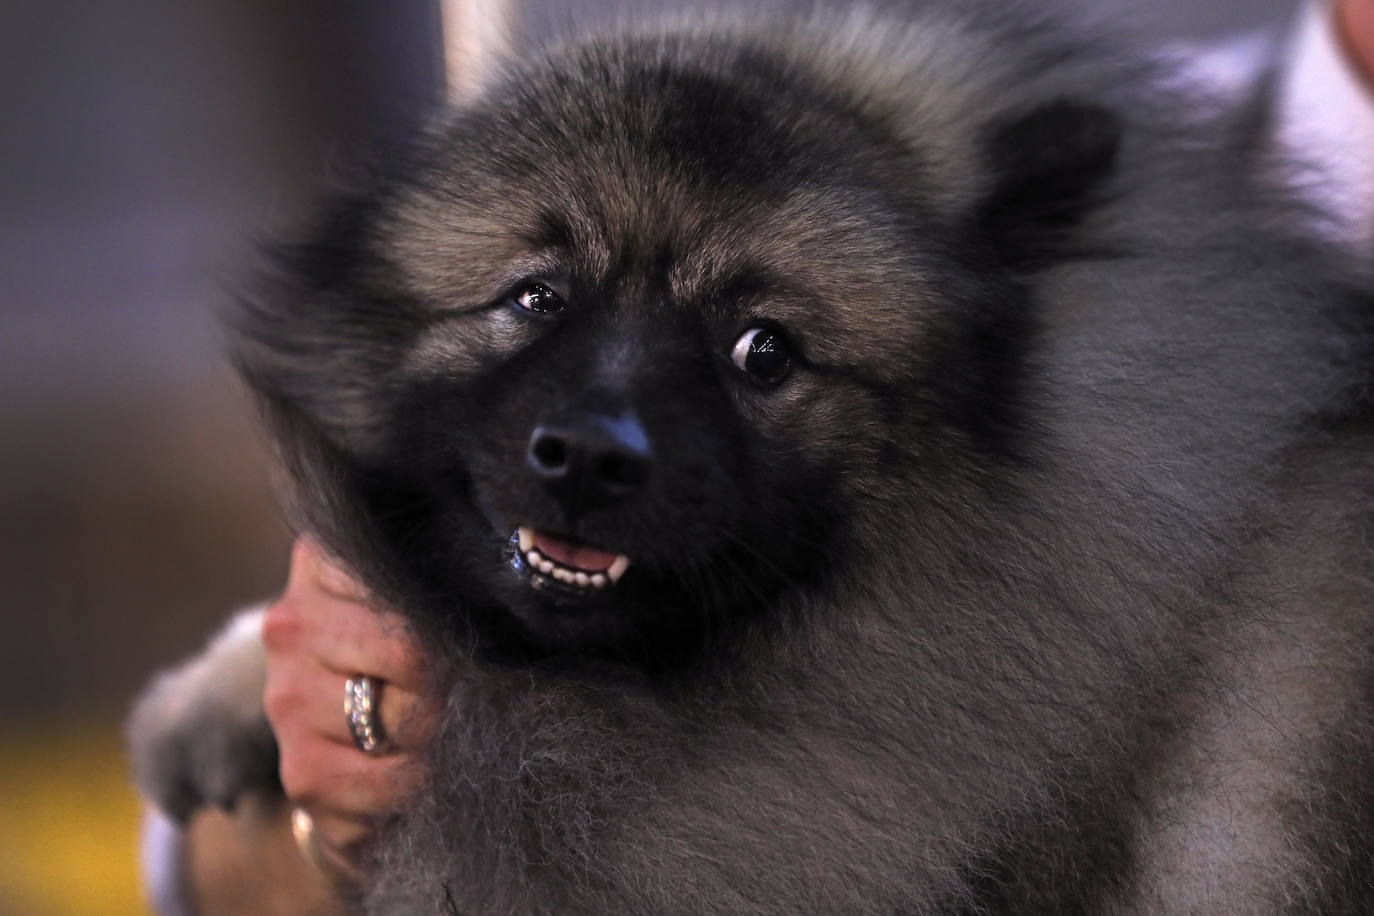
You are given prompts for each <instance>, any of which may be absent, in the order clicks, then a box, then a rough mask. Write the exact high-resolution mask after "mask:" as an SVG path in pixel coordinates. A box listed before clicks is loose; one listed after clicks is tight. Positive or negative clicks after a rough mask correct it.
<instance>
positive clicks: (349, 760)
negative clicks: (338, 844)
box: [281, 739, 420, 824]
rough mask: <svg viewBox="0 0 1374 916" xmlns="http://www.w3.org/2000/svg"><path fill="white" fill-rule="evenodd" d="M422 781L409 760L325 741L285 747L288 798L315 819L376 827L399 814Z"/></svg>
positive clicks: (284, 779) (283, 763) (284, 784)
mask: <svg viewBox="0 0 1374 916" xmlns="http://www.w3.org/2000/svg"><path fill="white" fill-rule="evenodd" d="M419 780H420V769H419V767H417V766H416V765H415V764H414V761H413V760H412V758H410V757H408V756H396V757H369V756H368V755H366V754H363V753H362V752H360V751H359V750H357V749H356V748H353V747H344V746H342V745H339V744H335V743H333V742H330V741H323V740H319V739H316V740H304V741H297V742H294V743H292V744H291V745H289V746H288V745H283V748H282V755H281V781H282V787H283V789H284V790H285V792H286V797H287V798H288V799H290V800H291V802H292V804H295V805H299V806H302V807H304V808H306V809H307V810H309V811H310V812H311V813H312V814H319V815H322V816H330V817H340V818H344V819H349V820H357V821H359V822H360V823H364V824H367V823H375V818H376V817H378V816H379V815H383V814H386V813H387V812H390V811H394V810H395V809H396V808H397V807H398V806H399V805H400V804H401V803H402V802H403V801H404V800H405V798H406V797H407V796H408V795H409V794H410V792H411V791H412V790H413V789H414V788H415V787H417V786H418V785H419Z"/></svg>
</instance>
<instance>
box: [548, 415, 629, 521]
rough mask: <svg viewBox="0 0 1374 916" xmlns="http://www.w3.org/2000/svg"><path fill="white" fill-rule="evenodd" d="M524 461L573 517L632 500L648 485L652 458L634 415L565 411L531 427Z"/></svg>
mask: <svg viewBox="0 0 1374 916" xmlns="http://www.w3.org/2000/svg"><path fill="white" fill-rule="evenodd" d="M526 461H527V462H528V463H529V466H530V469H531V470H533V471H534V473H535V474H536V475H538V476H539V478H540V479H541V480H542V481H543V482H544V484H545V486H547V487H548V488H549V490H550V491H551V492H552V493H553V494H554V496H555V497H556V498H558V499H559V501H561V502H563V503H564V505H565V506H566V507H567V508H568V509H570V510H573V511H583V510H587V509H595V508H597V507H599V506H603V505H606V504H608V503H612V502H615V501H617V500H621V499H625V498H626V497H629V496H632V495H634V494H635V493H636V492H638V491H639V490H640V489H642V488H643V487H644V485H645V484H646V483H647V482H648V480H649V475H650V472H651V471H652V470H653V453H652V450H651V449H650V447H649V437H648V434H647V433H645V431H644V425H643V424H642V423H640V421H639V418H638V417H637V416H635V414H634V412H633V411H625V412H623V413H620V414H606V413H597V412H594V411H581V410H578V411H564V412H562V413H558V414H555V415H554V416H552V417H549V418H548V419H546V420H545V421H544V422H542V423H540V424H539V425H538V426H537V427H535V430H534V434H533V435H531V436H530V446H529V451H528V452H527V454H526Z"/></svg>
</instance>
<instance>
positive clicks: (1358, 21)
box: [1335, 0, 1374, 90]
mask: <svg viewBox="0 0 1374 916" xmlns="http://www.w3.org/2000/svg"><path fill="white" fill-rule="evenodd" d="M1335 16H1336V28H1337V29H1338V30H1339V31H1340V35H1341V39H1342V41H1343V43H1344V45H1345V49H1346V53H1347V54H1348V55H1349V57H1350V61H1351V63H1352V64H1353V65H1354V66H1355V68H1356V70H1357V71H1358V72H1359V74H1360V76H1361V77H1362V78H1363V80H1364V82H1365V85H1366V86H1368V87H1371V89H1372V90H1374V0H1340V2H1338V3H1337V4H1336V10H1335Z"/></svg>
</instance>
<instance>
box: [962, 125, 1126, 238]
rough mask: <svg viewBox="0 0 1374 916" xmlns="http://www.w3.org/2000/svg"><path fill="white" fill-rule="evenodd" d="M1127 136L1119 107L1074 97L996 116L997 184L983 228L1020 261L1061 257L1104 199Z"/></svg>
mask: <svg viewBox="0 0 1374 916" xmlns="http://www.w3.org/2000/svg"><path fill="white" fill-rule="evenodd" d="M1121 139H1122V123H1121V119H1120V117H1118V115H1117V114H1116V113H1115V112H1113V111H1110V110H1109V109H1107V108H1105V107H1103V106H1101V105H1097V104H1093V103H1089V102H1079V101H1075V100H1072V99H1056V100H1054V101H1051V102H1047V103H1045V104H1043V105H1040V106H1038V107H1036V108H1033V109H1031V110H1030V111H1029V112H1023V113H1019V114H1016V115H1013V116H1010V117H1007V118H1003V119H1001V120H998V121H996V122H994V123H993V124H992V125H991V126H990V127H989V128H988V130H987V132H986V133H985V135H984V145H983V155H984V159H985V162H986V163H987V165H988V168H989V169H990V171H991V173H992V175H993V182H992V187H991V191H990V193H989V194H988V195H987V197H985V198H984V201H983V205H982V207H981V208H980V210H979V212H978V225H977V228H978V229H979V230H980V231H981V232H982V233H984V234H985V237H986V238H989V240H990V241H991V243H992V244H993V245H995V246H997V247H998V249H999V250H1001V251H1002V253H1003V254H1005V255H1007V256H1009V257H1010V258H1011V259H1012V260H1021V261H1031V262H1034V261H1037V260H1041V259H1044V258H1046V257H1049V258H1053V256H1054V254H1055V252H1056V251H1059V250H1061V248H1062V246H1063V245H1064V244H1065V243H1066V241H1067V239H1068V237H1069V234H1070V231H1071V230H1072V228H1073V227H1074V226H1075V225H1076V224H1077V223H1078V222H1079V221H1080V220H1081V219H1082V218H1083V216H1084V215H1085V214H1086V213H1087V212H1088V211H1089V210H1091V208H1092V207H1093V206H1094V204H1095V203H1097V202H1098V201H1099V200H1100V199H1101V194H1102V192H1103V188H1104V185H1105V183H1106V179H1107V178H1108V176H1110V175H1111V173H1112V170H1113V168H1114V166H1115V165H1116V161H1117V153H1118V151H1119V149H1120V147H1121Z"/></svg>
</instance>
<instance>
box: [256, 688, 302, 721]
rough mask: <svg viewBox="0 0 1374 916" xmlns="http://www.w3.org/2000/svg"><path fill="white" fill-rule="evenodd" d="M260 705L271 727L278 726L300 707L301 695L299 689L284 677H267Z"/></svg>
mask: <svg viewBox="0 0 1374 916" xmlns="http://www.w3.org/2000/svg"><path fill="white" fill-rule="evenodd" d="M262 705H263V709H264V710H266V712H267V720H268V721H269V722H271V723H272V726H273V728H280V726H281V725H282V724H283V723H286V722H289V721H290V720H291V718H292V717H293V716H294V715H295V713H296V712H297V711H298V710H300V709H301V706H302V697H301V694H300V691H298V690H296V689H295V687H294V686H292V685H291V684H290V683H288V682H287V681H285V680H284V679H282V678H280V677H269V678H268V679H267V686H266V687H265V688H264V689H263V692H262Z"/></svg>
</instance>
